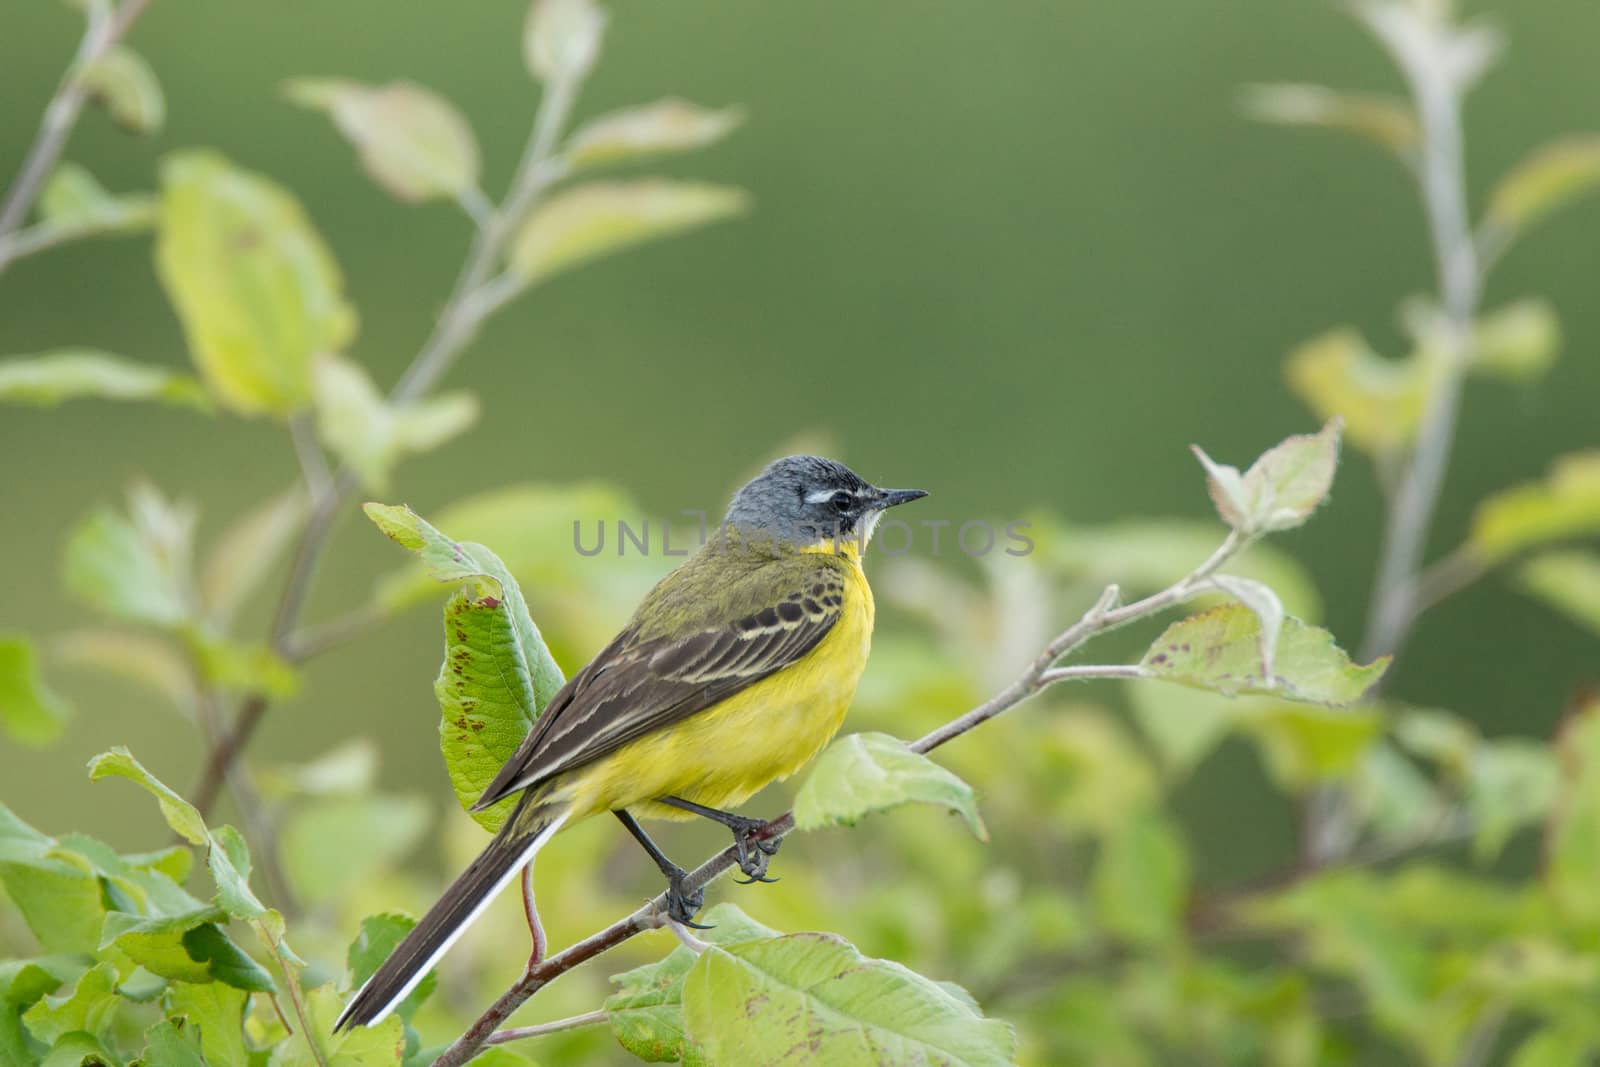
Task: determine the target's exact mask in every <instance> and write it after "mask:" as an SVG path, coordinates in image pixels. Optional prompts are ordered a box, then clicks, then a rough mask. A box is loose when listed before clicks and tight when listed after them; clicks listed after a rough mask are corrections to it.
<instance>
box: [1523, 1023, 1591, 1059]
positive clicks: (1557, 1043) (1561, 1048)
mask: <svg viewBox="0 0 1600 1067" xmlns="http://www.w3.org/2000/svg"><path fill="white" fill-rule="evenodd" d="M1596 1048H1600V1035H1596V1034H1595V1032H1594V1030H1593V1028H1592V1027H1590V1028H1587V1029H1580V1028H1573V1029H1569V1028H1565V1027H1562V1026H1559V1025H1558V1026H1547V1027H1544V1028H1543V1029H1541V1030H1538V1031H1535V1032H1534V1033H1533V1034H1530V1035H1529V1036H1528V1037H1527V1039H1526V1040H1524V1041H1523V1042H1522V1043H1521V1044H1519V1045H1518V1046H1517V1050H1516V1052H1514V1053H1512V1056H1511V1059H1510V1060H1509V1061H1508V1067H1573V1064H1578V1063H1588V1062H1591V1061H1592V1060H1593V1058H1594V1055H1593V1054H1594V1052H1595V1050H1596Z"/></svg>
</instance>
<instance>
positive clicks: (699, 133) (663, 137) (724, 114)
mask: <svg viewBox="0 0 1600 1067" xmlns="http://www.w3.org/2000/svg"><path fill="white" fill-rule="evenodd" d="M743 121H744V113H743V112H742V111H740V110H739V109H738V108H723V109H722V110H720V111H712V110H710V109H708V108H703V107H700V106H699V105H697V104H691V103H689V102H688V101H686V100H677V99H671V98H669V99H666V100H657V101H656V102H655V103H653V104H645V105H643V106H641V107H630V108H623V109H622V110H621V111H612V112H609V113H608V114H605V115H601V116H600V117H599V118H596V119H591V120H590V121H588V122H586V123H584V125H583V126H581V127H580V128H579V129H578V132H577V133H574V134H573V135H572V138H571V139H570V140H569V141H568V142H567V151H566V156H567V163H568V164H569V165H570V166H571V167H573V168H574V169H576V168H581V167H593V166H604V165H606V164H610V163H622V162H631V161H633V160H635V159H642V158H645V157H647V156H654V155H660V154H661V153H664V152H686V151H688V150H690V149H694V148H704V147H705V146H706V145H709V144H715V143H716V142H717V141H720V140H722V139H723V138H724V137H726V136H727V135H728V134H729V133H730V132H732V131H733V130H734V129H735V128H736V127H737V126H738V125H739V124H740V123H741V122H743Z"/></svg>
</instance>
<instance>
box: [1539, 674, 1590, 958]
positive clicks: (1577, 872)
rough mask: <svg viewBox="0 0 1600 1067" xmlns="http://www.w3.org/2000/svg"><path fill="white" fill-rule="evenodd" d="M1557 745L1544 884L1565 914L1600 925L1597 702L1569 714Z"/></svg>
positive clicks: (1587, 922) (1588, 923)
mask: <svg viewBox="0 0 1600 1067" xmlns="http://www.w3.org/2000/svg"><path fill="white" fill-rule="evenodd" d="M1556 748H1557V751H1558V753H1559V756H1560V764H1561V771H1562V776H1563V778H1564V781H1563V783H1562V790H1561V798H1560V801H1559V802H1558V804H1557V807H1556V815H1555V818H1554V819H1552V820H1551V823H1550V827H1549V829H1548V831H1547V836H1546V838H1545V851H1544V856H1545V863H1544V883H1545V887H1546V889H1547V890H1548V891H1549V893H1550V896H1551V899H1552V900H1554V901H1555V904H1556V907H1557V908H1558V909H1559V910H1560V911H1561V912H1562V913H1563V914H1564V915H1566V916H1567V917H1569V918H1570V919H1572V920H1574V921H1576V922H1579V923H1583V924H1584V925H1586V926H1589V927H1600V895H1597V894H1596V893H1595V891H1594V887H1595V886H1596V885H1597V884H1600V701H1594V700H1591V701H1590V702H1589V703H1588V704H1587V705H1586V706H1584V707H1583V708H1582V709H1580V710H1579V711H1577V712H1576V713H1574V714H1572V715H1570V716H1568V718H1567V720H1566V724H1565V726H1564V727H1563V728H1562V730H1561V733H1560V735H1559V736H1558V737H1557V738H1556Z"/></svg>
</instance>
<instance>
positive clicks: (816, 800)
mask: <svg viewBox="0 0 1600 1067" xmlns="http://www.w3.org/2000/svg"><path fill="white" fill-rule="evenodd" d="M910 803H920V804H933V805H936V806H939V807H943V808H945V809H947V810H949V811H951V812H954V813H955V814H957V815H960V816H961V818H962V819H963V820H965V821H966V824H967V828H968V829H970V830H971V831H972V833H973V835H974V836H976V837H977V838H978V840H980V841H987V840H988V838H989V833H988V831H987V830H985V829H984V826H983V819H982V818H981V817H980V816H979V814H978V797H977V794H976V793H974V792H973V790H972V787H971V786H970V785H968V784H967V783H966V782H963V781H962V780H961V779H960V778H959V777H957V776H956V775H955V774H953V773H952V772H950V771H948V770H946V769H945V768H943V767H941V766H939V765H938V764H937V763H934V762H933V761H932V760H930V759H929V758H928V757H927V756H924V755H921V754H919V753H916V752H913V751H911V749H910V748H908V747H906V743H905V742H904V741H901V740H900V739H899V738H896V737H890V736H889V735H888V734H880V733H866V734H849V735H847V736H845V737H841V738H840V739H839V740H837V741H835V742H834V743H833V744H831V745H829V746H828V749H827V751H826V752H824V753H823V754H822V755H821V756H819V757H818V758H817V762H816V764H815V766H813V767H812V769H811V774H810V775H809V776H808V777H807V778H806V780H805V784H803V785H802V786H801V787H800V791H799V792H798V793H797V794H796V795H795V798H794V822H795V826H796V827H798V828H799V829H801V830H815V829H819V828H821V827H824V826H838V825H841V824H842V825H845V826H854V825H855V824H856V822H857V821H859V820H860V819H861V818H862V817H863V816H865V815H869V814H871V813H872V812H877V811H888V810H890V809H891V808H897V807H899V806H901V805H902V804H910Z"/></svg>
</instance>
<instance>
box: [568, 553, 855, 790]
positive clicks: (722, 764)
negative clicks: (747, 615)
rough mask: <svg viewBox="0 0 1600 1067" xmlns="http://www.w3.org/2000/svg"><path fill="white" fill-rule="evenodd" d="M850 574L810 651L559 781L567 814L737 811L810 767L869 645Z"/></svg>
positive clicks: (851, 690)
mask: <svg viewBox="0 0 1600 1067" xmlns="http://www.w3.org/2000/svg"><path fill="white" fill-rule="evenodd" d="M850 570H851V578H850V583H851V588H849V589H848V590H847V593H846V595H845V598H844V600H845V608H844V613H843V615H842V616H841V617H840V619H839V621H838V622H837V623H835V624H834V627H833V629H832V630H830V631H829V632H828V635H827V636H826V637H825V638H823V639H822V641H821V642H819V643H818V645H817V647H816V648H814V649H812V651H811V653H810V654H809V655H807V656H806V657H805V658H804V659H802V660H800V661H799V662H798V663H796V664H794V665H793V666H791V667H786V668H784V669H783V670H781V671H779V672H778V673H776V674H774V675H772V676H771V677H769V678H764V679H762V680H761V681H759V682H757V683H756V684H755V685H752V686H750V687H749V688H748V689H745V690H743V691H742V692H739V693H737V694H735V695H734V696H732V697H729V698H728V699H727V700H724V701H723V702H722V703H720V704H718V705H716V706H715V707H712V708H708V709H706V710H705V711H702V712H699V713H697V714H695V715H691V716H690V717H689V718H687V719H685V720H684V721H682V722H680V723H677V724H675V725H673V726H671V727H668V728H667V729H665V730H662V731H660V732H659V733H655V734H651V735H649V736H647V737H642V738H640V739H639V740H637V741H634V742H632V743H630V744H628V745H626V746H625V747H623V748H621V749H619V750H618V751H617V752H616V754H615V755H613V756H611V757H610V758H608V759H602V760H600V761H598V762H597V763H595V764H594V765H592V766H589V767H585V768H583V769H582V770H580V771H576V772H574V774H573V777H572V778H571V779H570V780H568V781H566V782H562V783H561V784H560V786H559V787H558V791H559V792H561V793H566V794H567V795H568V796H569V797H570V804H571V811H572V816H573V818H583V817H584V816H587V815H594V814H598V813H600V812H604V811H614V810H618V809H622V808H628V809H631V810H632V811H633V812H634V814H636V815H641V816H647V817H651V818H662V819H687V818H692V816H691V815H690V814H689V813H688V812H685V811H683V810H682V809H679V808H673V807H668V806H666V805H663V804H657V803H654V801H655V800H656V799H657V798H659V797H664V796H677V797H682V798H683V799H685V800H692V801H694V802H695V803H697V804H703V805H705V806H707V807H712V808H723V809H727V808H732V807H737V806H738V805H739V804H741V803H743V802H744V801H745V800H747V799H749V798H750V796H751V795H753V794H754V793H756V792H757V791H759V790H760V789H762V788H763V787H764V786H766V785H767V784H768V783H769V782H772V781H775V780H781V779H783V778H787V777H788V776H789V775H791V774H793V773H794V772H795V771H797V770H799V769H800V768H801V767H803V766H805V765H806V764H807V763H809V762H810V761H811V758H812V757H813V756H815V755H816V754H817V753H818V752H820V751H821V750H822V748H823V746H825V745H826V744H827V743H828V742H829V741H830V740H831V739H832V738H833V735H834V734H835V733H836V732H838V729H839V725H840V724H841V723H842V722H843V721H844V715H845V711H846V710H847V709H848V708H849V706H850V701H851V699H852V698H853V697H854V696H855V691H856V683H857V682H859V681H860V680H861V672H862V670H864V669H865V667H866V665H867V653H868V652H869V651H870V649H871V646H872V621H873V614H874V611H873V602H872V591H871V589H869V588H868V587H867V581H866V577H865V575H863V574H862V572H861V570H860V568H859V567H852V568H851V569H850Z"/></svg>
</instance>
